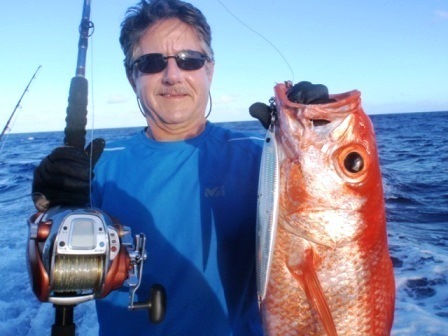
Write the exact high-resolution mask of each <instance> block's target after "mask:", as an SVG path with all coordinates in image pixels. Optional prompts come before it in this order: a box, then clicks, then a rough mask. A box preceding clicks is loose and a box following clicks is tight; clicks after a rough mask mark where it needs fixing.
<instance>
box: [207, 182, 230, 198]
mask: <svg viewBox="0 0 448 336" xmlns="http://www.w3.org/2000/svg"><path fill="white" fill-rule="evenodd" d="M225 195H226V190H225V188H224V186H223V185H220V186H217V187H214V188H205V192H204V196H205V198H216V197H224V196H225Z"/></svg>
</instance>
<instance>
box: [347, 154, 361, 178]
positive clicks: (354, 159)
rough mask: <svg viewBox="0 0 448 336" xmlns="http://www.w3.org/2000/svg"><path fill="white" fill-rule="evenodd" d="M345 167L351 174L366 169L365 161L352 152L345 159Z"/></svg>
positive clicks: (359, 155)
mask: <svg viewBox="0 0 448 336" xmlns="http://www.w3.org/2000/svg"><path fill="white" fill-rule="evenodd" d="M344 167H345V169H347V170H348V171H349V172H350V173H353V174H356V173H359V172H360V171H362V170H363V168H364V159H363V157H362V156H361V154H359V153H358V152H350V153H348V155H347V156H346V157H345V159H344Z"/></svg>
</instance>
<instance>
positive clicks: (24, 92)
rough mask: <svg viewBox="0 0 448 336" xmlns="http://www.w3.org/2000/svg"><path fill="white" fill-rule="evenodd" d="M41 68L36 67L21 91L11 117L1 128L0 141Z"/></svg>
mask: <svg viewBox="0 0 448 336" xmlns="http://www.w3.org/2000/svg"><path fill="white" fill-rule="evenodd" d="M41 67H42V65H39V66H38V67H37V69H36V71H35V72H34V75H33V76H32V77H31V79H30V81H29V83H28V85H27V86H26V88H25V90H24V91H23V93H22V96H21V97H20V99H19V101H18V102H17V105H16V107H15V108H14V110H13V111H12V113H11V116H10V117H9V119H8V121H7V122H6V125H5V127H4V128H3V131H2V134H0V140H1V139H2V137H3V134H5V133H6V131H8V130H9V129H10V128H9V124H10V123H11V120H12V117H13V116H14V114H15V113H16V111H17V109H18V108H19V107H20V102H21V101H22V98H23V97H24V96H25V94H26V93H27V92H28V88H29V87H30V85H31V82H32V81H33V80H34V78H35V77H36V75H37V72H38V71H39V69H40V68H41Z"/></svg>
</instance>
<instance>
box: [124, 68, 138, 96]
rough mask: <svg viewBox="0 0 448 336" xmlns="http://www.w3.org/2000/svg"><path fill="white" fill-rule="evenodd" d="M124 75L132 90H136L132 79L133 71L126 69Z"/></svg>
mask: <svg viewBox="0 0 448 336" xmlns="http://www.w3.org/2000/svg"><path fill="white" fill-rule="evenodd" d="M126 77H127V78H128V81H129V84H131V86H132V89H133V90H134V92H137V91H136V90H137V88H136V84H135V80H134V75H133V71H132V70H130V71H126Z"/></svg>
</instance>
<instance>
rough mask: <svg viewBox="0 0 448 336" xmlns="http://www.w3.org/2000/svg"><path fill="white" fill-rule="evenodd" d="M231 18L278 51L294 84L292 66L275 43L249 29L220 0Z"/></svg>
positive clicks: (218, 0)
mask: <svg viewBox="0 0 448 336" xmlns="http://www.w3.org/2000/svg"><path fill="white" fill-rule="evenodd" d="M216 1H217V2H218V3H219V4H220V5H221V6H222V7H223V8H224V9H225V10H226V11H227V12H228V13H229V14H230V15H231V16H233V18H234V19H235V20H237V21H238V22H239V23H241V24H242V25H243V26H244V27H246V28H247V29H249V30H250V31H251V32H252V33H254V34H255V35H257V36H259V37H261V38H262V39H263V40H265V41H266V42H267V43H269V45H270V46H271V47H272V48H274V50H275V51H277V53H278V54H279V55H280V57H281V58H282V59H283V61H284V62H285V63H286V65H287V66H288V68H289V71H291V76H292V78H291V81H292V82H293V83H294V71H293V70H292V68H291V65H290V64H289V62H288V61H287V60H286V58H285V56H283V54H282V52H281V51H280V50H279V49H278V48H277V47H276V46H275V45H274V43H272V42H271V41H270V40H269V39H267V38H266V37H264V36H263V35H261V34H260V33H258V32H257V31H256V30H254V29H252V28H251V27H249V26H248V25H247V24H246V23H244V22H243V21H242V20H241V19H239V18H238V17H237V16H236V15H235V14H233V13H232V12H231V11H230V9H228V8H227V7H226V6H225V5H224V4H223V3H222V2H221V1H220V0H216Z"/></svg>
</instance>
